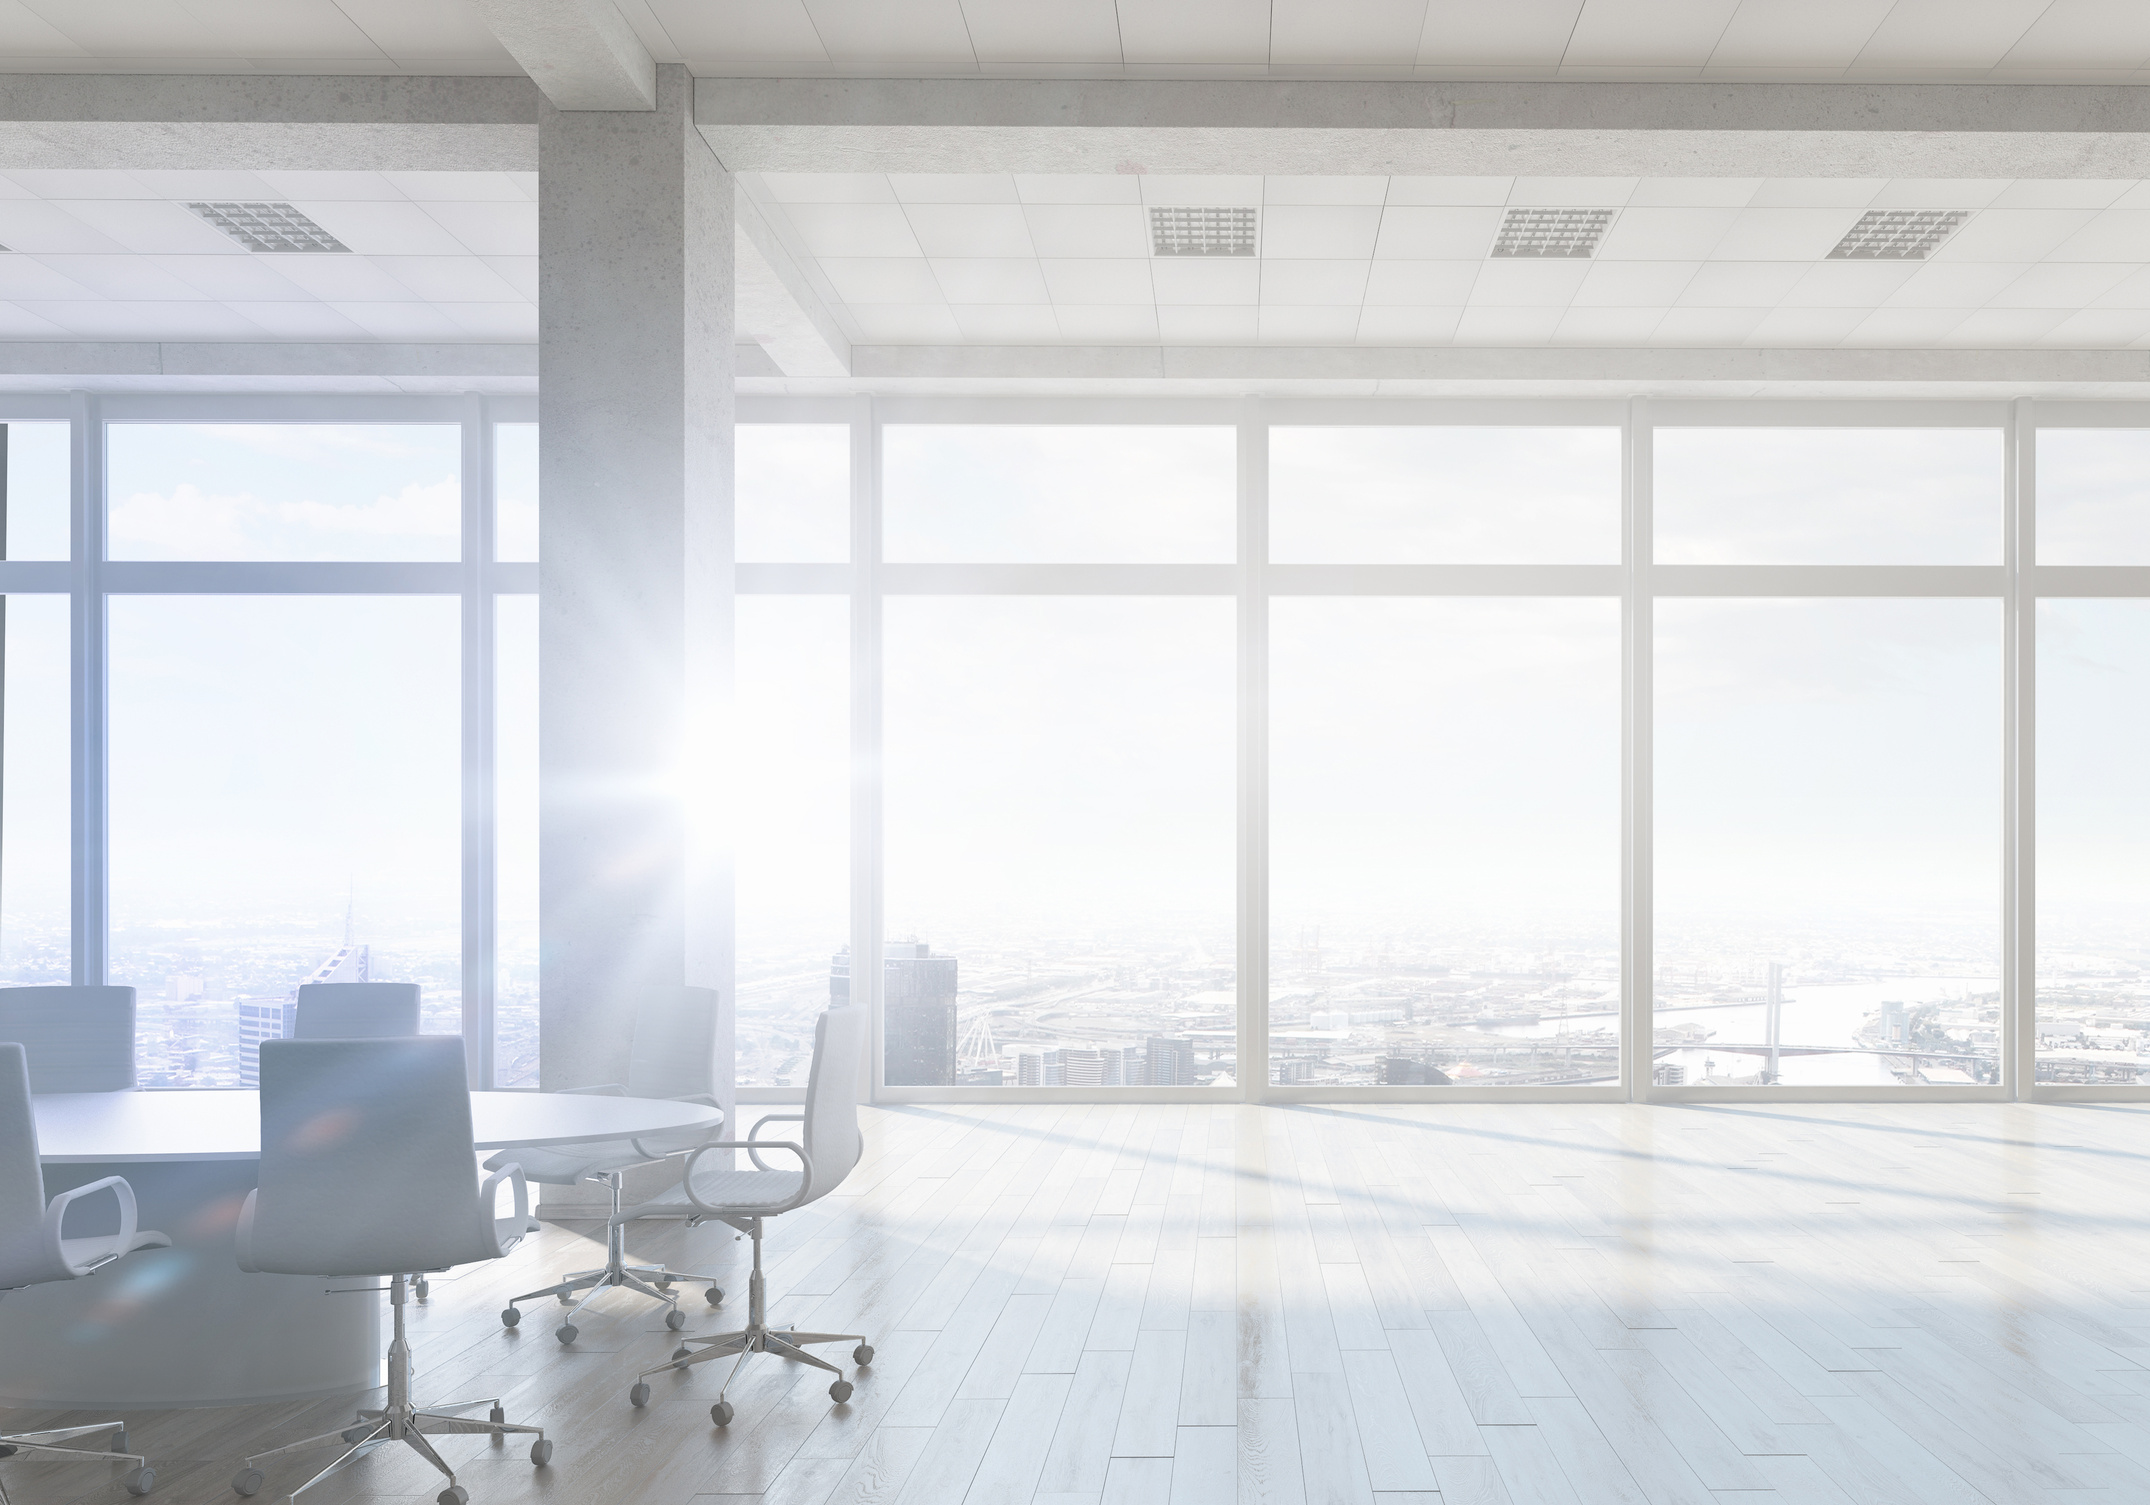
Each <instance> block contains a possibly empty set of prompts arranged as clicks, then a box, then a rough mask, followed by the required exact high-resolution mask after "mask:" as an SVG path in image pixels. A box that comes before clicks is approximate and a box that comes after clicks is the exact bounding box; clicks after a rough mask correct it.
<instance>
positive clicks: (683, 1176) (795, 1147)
mask: <svg viewBox="0 0 2150 1505" xmlns="http://www.w3.org/2000/svg"><path fill="white" fill-rule="evenodd" d="M759 1147H760V1148H761V1149H765V1150H789V1151H791V1153H792V1154H794V1155H796V1156H798V1157H799V1169H800V1171H801V1172H802V1174H801V1175H800V1177H799V1194H798V1195H797V1196H796V1197H793V1198H792V1199H791V1200H790V1201H789V1202H786V1203H785V1204H784V1205H783V1206H781V1207H771V1208H767V1209H765V1210H766V1211H767V1212H768V1213H770V1214H771V1215H774V1214H776V1213H779V1212H789V1211H791V1210H792V1209H793V1208H794V1207H804V1206H805V1205H806V1193H807V1191H808V1189H809V1188H811V1187H812V1186H813V1184H814V1160H813V1157H812V1156H811V1155H809V1154H807V1153H806V1146H805V1145H802V1144H793V1143H792V1142H790V1141H789V1140H774V1139H772V1140H766V1141H763V1142H762V1143H761V1144H760V1146H759ZM755 1148H756V1146H755V1145H754V1144H752V1143H750V1142H749V1141H747V1140H744V1139H720V1140H717V1141H716V1142H714V1143H712V1144H705V1145H703V1146H702V1147H701V1148H700V1149H698V1150H696V1151H695V1152H694V1153H693V1154H691V1155H689V1156H688V1157H687V1163H686V1165H685V1166H684V1167H682V1168H681V1170H680V1175H679V1189H680V1190H681V1191H683V1192H685V1193H686V1194H687V1201H688V1202H689V1203H691V1204H692V1205H693V1207H694V1209H695V1211H697V1212H699V1213H701V1214H702V1215H703V1216H704V1217H711V1218H716V1217H722V1216H723V1215H724V1214H723V1212H722V1210H721V1209H719V1208H715V1207H711V1206H710V1205H709V1204H708V1203H707V1202H704V1201H703V1200H702V1199H701V1198H700V1197H698V1196H696V1195H695V1194H694V1162H695V1161H697V1160H699V1159H701V1158H702V1157H703V1156H704V1155H706V1154H708V1153H709V1152H710V1151H711V1150H749V1151H751V1150H753V1149H755ZM762 1169H764V1170H767V1169H768V1167H767V1166H763V1167H762ZM759 1215H760V1214H759V1213H757V1214H756V1216H759Z"/></svg>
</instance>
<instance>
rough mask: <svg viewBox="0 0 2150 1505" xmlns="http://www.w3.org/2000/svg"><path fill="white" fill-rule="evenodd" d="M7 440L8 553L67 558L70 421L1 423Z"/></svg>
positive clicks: (14, 556) (22, 556)
mask: <svg viewBox="0 0 2150 1505" xmlns="http://www.w3.org/2000/svg"><path fill="white" fill-rule="evenodd" d="M0 435H4V436H5V439H6V442H7V498H6V500H7V557H8V558H10V559H65V558H67V557H69V555H70V554H71V553H72V547H71V545H70V544H69V541H68V503H69V498H70V497H71V496H72V495H73V492H74V485H73V479H72V477H73V470H74V467H73V463H72V461H71V460H70V458H69V456H68V452H67V446H68V440H69V438H70V436H71V430H70V429H69V426H68V425H67V424H64V423H8V424H0Z"/></svg>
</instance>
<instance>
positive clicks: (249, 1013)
mask: <svg viewBox="0 0 2150 1505" xmlns="http://www.w3.org/2000/svg"><path fill="white" fill-rule="evenodd" d="M372 970H373V948H372V947H370V946H355V945H353V944H352V943H351V942H349V941H345V942H344V943H343V944H342V945H341V946H339V947H337V948H336V949H335V950H334V951H332V952H330V953H329V957H328V960H327V961H325V962H323V963H322V964H321V965H320V966H318V967H316V968H314V969H313V971H312V972H311V973H309V974H308V975H307V977H306V978H305V980H304V981H302V982H301V983H299V985H298V987H294V988H293V989H292V990H291V991H290V992H288V993H286V994H285V995H284V996H283V997H282V998H241V999H239V1000H237V1001H236V1002H235V1003H234V1004H233V1005H232V1007H233V1008H235V1009H237V1010H238V1011H239V1085H240V1086H242V1087H259V1086H260V1085H261V1042H262V1041H264V1040H288V1039H290V1038H291V1031H292V1028H293V1027H294V1026H295V1025H296V1024H297V1022H298V1015H299V988H302V987H304V986H306V984H307V983H314V982H370V981H371V980H372Z"/></svg>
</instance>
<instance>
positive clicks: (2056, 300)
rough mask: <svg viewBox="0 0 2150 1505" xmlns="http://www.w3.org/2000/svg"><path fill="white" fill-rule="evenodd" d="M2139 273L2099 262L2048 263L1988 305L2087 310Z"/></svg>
mask: <svg viewBox="0 0 2150 1505" xmlns="http://www.w3.org/2000/svg"><path fill="white" fill-rule="evenodd" d="M2139 270H2141V268H2140V267H2139V266H2114V265H2112V264H2111V263H2110V262H2100V261H2072V262H2071V261H2048V262H2045V263H2042V264H2041V265H2038V266H2034V267H2032V268H2030V269H2029V270H2028V271H2026V272H2025V273H2024V274H2023V275H2022V276H2020V277H2018V278H2017V279H2016V280H2015V281H2013V282H2011V283H2009V284H2008V286H2006V287H2004V288H2002V289H2001V290H2000V291H1999V292H1997V293H1995V294H1994V295H1993V297H1992V299H1991V300H1990V301H1989V302H1988V303H1987V305H1986V306H1987V307H1988V308H2065V309H2079V308H2084V307H2087V306H2088V305H2089V304H2091V303H2093V302H2095V301H2096V300H2097V299H2098V298H2099V297H2101V296H2103V295H2104V294H2106V293H2109V292H2111V291H2112V290H2113V289H2114V288H2116V287H2118V286H2119V285H2120V284H2121V283H2122V282H2125V281H2126V280H2127V279H2128V277H2129V276H2130V274H2132V273H2135V272H2137V271H2139Z"/></svg>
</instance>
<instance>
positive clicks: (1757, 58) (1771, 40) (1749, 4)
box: [1710, 0, 1896, 69]
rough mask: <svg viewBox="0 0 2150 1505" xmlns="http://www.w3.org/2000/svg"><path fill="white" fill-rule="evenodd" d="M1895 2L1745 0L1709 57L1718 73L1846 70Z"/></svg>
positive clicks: (1883, 0) (1859, 0)
mask: <svg viewBox="0 0 2150 1505" xmlns="http://www.w3.org/2000/svg"><path fill="white" fill-rule="evenodd" d="M1895 3H1896V0H1799V3H1797V4H1794V5H1786V4H1784V3H1782V0H1746V3H1745V4H1743V5H1741V6H1740V7H1739V9H1738V11H1736V12H1735V13H1734V14H1733V16H1732V19H1731V21H1730V22H1729V23H1728V24H1727V25H1726V27H1725V29H1724V35H1722V36H1720V37H1719V38H1718V39H1717V46H1716V48H1715V49H1714V50H1713V51H1712V52H1711V53H1710V65H1711V66H1712V67H1716V68H1816V69H1820V68H1844V67H1848V66H1850V64H1851V61H1852V59H1854V58H1856V57H1857V56H1858V55H1859V49H1860V48H1862V47H1864V46H1865V45H1866V43H1867V39H1868V38H1870V37H1872V36H1873V34H1874V29H1875V28H1876V27H1878V26H1880V25H1881V21H1882V18H1883V17H1884V16H1886V15H1888V13H1889V7H1890V6H1892V5H1894V4H1895Z"/></svg>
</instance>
